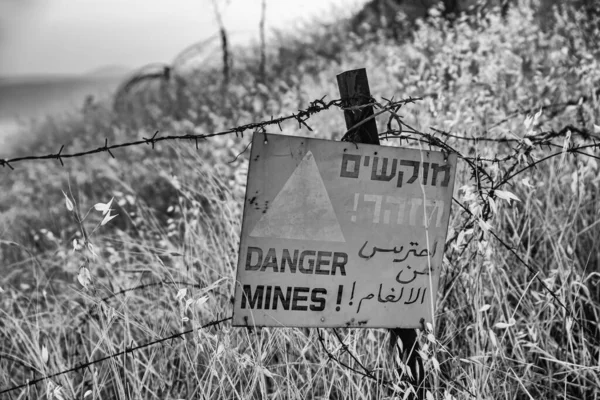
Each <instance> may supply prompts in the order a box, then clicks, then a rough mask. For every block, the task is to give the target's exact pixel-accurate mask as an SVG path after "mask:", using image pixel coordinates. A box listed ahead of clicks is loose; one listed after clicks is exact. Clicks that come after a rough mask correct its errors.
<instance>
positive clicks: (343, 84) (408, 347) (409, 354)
mask: <svg viewBox="0 0 600 400" xmlns="http://www.w3.org/2000/svg"><path fill="white" fill-rule="evenodd" d="M337 83H338V88H339V91H340V98H341V99H342V104H343V106H344V107H349V106H359V105H363V104H367V103H369V102H370V99H371V91H370V90H369V80H368V78H367V71H366V69H364V68H360V69H354V70H350V71H345V72H342V73H341V74H339V75H337ZM372 115H373V107H366V108H362V109H360V110H344V118H345V119H346V129H348V130H349V131H348V132H347V133H346V135H344V137H343V138H342V141H346V142H354V143H366V144H379V133H378V132H377V124H376V122H375V118H373V119H371V120H370V121H368V122H366V123H364V124H362V125H361V126H359V127H357V128H356V129H351V128H352V127H353V126H354V125H356V124H357V123H359V122H361V121H363V120H365V119H367V118H369V117H370V116H372ZM397 339H400V340H402V344H403V346H402V349H403V350H400V348H398V351H399V352H400V358H401V359H402V361H403V362H404V363H405V364H406V366H407V367H408V368H409V369H410V371H411V373H412V376H413V377H414V382H413V383H414V384H415V386H416V387H417V398H418V399H422V398H423V392H424V390H423V388H422V382H423V363H422V361H421V358H420V356H419V354H418V352H417V350H418V349H419V343H418V342H417V332H416V331H415V330H414V329H400V328H395V329H390V341H391V342H390V343H391V344H392V346H393V347H396V341H397Z"/></svg>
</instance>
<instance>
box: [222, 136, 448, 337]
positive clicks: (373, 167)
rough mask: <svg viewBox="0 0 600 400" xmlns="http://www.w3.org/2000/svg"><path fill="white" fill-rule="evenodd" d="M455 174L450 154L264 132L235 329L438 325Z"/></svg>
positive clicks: (257, 147) (250, 190) (245, 231)
mask: <svg viewBox="0 0 600 400" xmlns="http://www.w3.org/2000/svg"><path fill="white" fill-rule="evenodd" d="M455 170H456V157H455V156H454V155H444V154H442V153H441V152H434V151H420V150H414V149H403V148H396V147H388V146H374V145H365V144H354V143H346V142H334V141H327V140H319V139H311V138H303V137H292V136H284V135H271V134H263V133H261V134H256V135H254V137H253V141H252V152H251V157H250V167H249V174H248V184H247V188H246V199H245V204H244V216H243V223H242V232H241V238H240V250H239V257H238V268H237V282H236V290H235V302H234V315H233V323H234V325H235V326H306V327H318V326H319V327H349V326H352V327H359V326H360V327H388V328H392V327H403V328H416V327H419V326H420V325H421V321H422V320H423V321H425V322H429V321H431V320H432V319H433V313H434V312H435V310H434V309H433V307H432V305H434V304H435V294H436V291H437V285H438V280H439V271H440V267H441V262H442V257H443V250H444V243H445V239H446V232H447V227H448V220H449V216H450V204H451V202H450V201H451V196H452V190H453V187H454V175H455Z"/></svg>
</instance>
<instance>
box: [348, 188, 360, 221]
mask: <svg viewBox="0 0 600 400" xmlns="http://www.w3.org/2000/svg"><path fill="white" fill-rule="evenodd" d="M358 197H359V194H358V193H354V212H358ZM350 219H351V220H352V222H356V215H353V216H352V217H350Z"/></svg>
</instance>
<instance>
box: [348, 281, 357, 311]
mask: <svg viewBox="0 0 600 400" xmlns="http://www.w3.org/2000/svg"><path fill="white" fill-rule="evenodd" d="M355 286H356V281H354V283H353V284H352V293H351V294H350V303H349V304H350V305H352V299H353V298H354V287H355Z"/></svg>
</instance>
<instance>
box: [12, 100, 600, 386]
mask: <svg viewBox="0 0 600 400" xmlns="http://www.w3.org/2000/svg"><path fill="white" fill-rule="evenodd" d="M382 100H383V101H381V102H380V101H377V100H375V98H372V97H371V98H370V99H369V101H368V103H367V104H365V105H362V106H355V107H348V106H347V103H346V101H347V100H345V101H342V100H341V99H334V100H330V101H325V97H323V98H321V99H317V100H314V101H312V102H310V104H309V106H308V107H307V108H305V109H302V110H298V111H297V112H294V113H292V114H289V115H286V116H281V117H278V118H273V117H271V118H270V119H268V120H264V121H260V122H253V123H249V124H245V125H240V126H237V127H234V128H230V129H226V130H223V131H219V132H212V133H206V134H197V135H191V134H185V135H175V134H171V135H159V131H156V132H155V134H154V135H153V136H152V137H148V138H146V137H144V138H143V139H142V140H137V141H130V142H122V143H116V144H109V143H108V139H105V141H104V146H100V147H97V148H94V149H89V150H84V151H79V152H73V153H63V150H64V149H65V146H64V145H62V146H61V147H60V149H59V150H58V152H57V153H50V154H45V155H29V156H21V157H15V158H2V159H0V166H2V167H8V169H10V170H14V169H15V167H14V165H15V164H18V163H22V162H25V161H34V162H39V161H49V160H56V161H58V162H59V163H60V164H61V165H62V166H64V161H63V160H65V159H70V158H78V157H85V156H88V155H92V154H98V153H104V152H106V153H108V154H109V155H110V156H111V157H113V158H114V157H115V156H114V154H113V153H112V150H115V149H119V148H126V147H132V146H141V145H147V146H151V148H152V149H154V148H155V145H156V144H158V143H161V142H167V141H187V142H193V143H195V146H196V148H198V146H199V142H200V141H205V140H207V139H209V138H211V137H216V136H223V135H236V136H240V135H241V136H243V134H244V133H246V132H249V131H251V132H254V133H255V134H256V133H258V134H260V133H266V128H267V127H270V126H277V127H278V128H279V129H280V130H281V129H282V128H281V125H282V124H283V123H286V122H291V121H295V122H297V124H298V127H299V128H302V127H304V128H306V129H308V130H309V131H312V128H311V127H310V125H309V124H308V122H307V121H308V120H309V119H310V118H311V117H312V116H314V115H316V114H318V113H321V112H324V111H327V110H330V109H332V108H337V109H341V110H349V109H351V110H357V109H361V108H366V107H374V108H375V110H376V111H375V113H374V115H373V116H371V117H369V118H367V119H365V120H363V121H362V122H360V123H359V124H357V125H355V126H354V127H353V128H351V129H350V130H352V129H355V128H356V127H357V126H358V125H361V124H363V123H365V122H367V121H368V120H370V119H373V118H376V117H378V116H383V115H386V114H387V123H386V131H384V132H383V133H380V135H379V136H380V138H381V139H382V140H389V139H398V140H399V142H400V143H402V142H403V141H405V142H407V143H414V142H420V143H421V144H425V145H427V146H430V148H431V146H433V147H436V148H439V149H440V150H441V151H442V152H445V153H454V154H456V155H457V156H458V158H460V159H462V160H463V161H464V163H465V164H466V166H467V167H468V169H469V170H470V177H469V178H470V180H472V181H474V182H475V185H474V187H475V188H476V191H477V197H478V199H479V200H480V201H481V203H482V204H483V207H482V210H481V211H480V213H478V214H479V215H476V213H474V212H473V211H472V210H471V209H470V208H469V207H468V206H467V205H465V204H463V203H462V202H461V201H459V200H458V199H457V198H455V197H453V202H454V203H456V204H457V205H458V207H459V208H460V210H461V211H460V212H461V213H462V214H463V215H464V216H465V217H466V218H465V222H464V224H463V226H462V229H463V230H464V229H470V228H472V227H473V226H475V225H476V224H478V223H479V222H480V221H483V222H487V221H488V220H489V219H490V218H491V216H492V214H493V210H492V207H491V206H490V199H491V200H495V199H497V194H496V191H500V190H501V188H502V187H503V186H504V185H507V184H509V183H511V181H512V180H514V179H515V178H516V177H517V176H518V175H521V174H523V173H525V172H526V171H528V170H531V169H533V168H537V166H539V165H540V164H542V163H544V162H547V161H549V160H551V159H553V158H556V157H565V156H566V155H574V156H585V157H591V158H594V159H596V160H600V157H599V156H597V155H595V154H592V151H594V150H598V149H599V148H600V135H599V133H598V132H594V131H591V130H589V129H586V128H585V123H582V124H581V126H575V125H566V126H564V127H562V128H561V129H559V130H547V131H542V130H539V131H538V132H537V133H533V131H530V132H529V134H526V135H524V136H523V137H518V136H515V137H490V136H486V134H488V133H489V130H488V131H486V132H484V133H482V135H481V136H479V137H475V136H466V135H457V134H455V133H451V132H447V131H444V130H440V129H436V128H431V133H427V132H423V131H420V130H418V129H415V128H414V127H412V126H410V125H409V124H407V123H406V122H405V120H404V118H403V117H402V116H401V115H400V114H399V113H398V112H399V110H400V109H401V108H402V107H404V106H405V105H407V104H411V103H415V102H417V101H419V100H422V99H421V98H408V99H402V100H393V99H390V100H388V99H382ZM586 101H588V99H586V98H585V97H581V98H579V99H577V100H569V101H566V102H562V103H558V104H552V105H547V106H543V107H540V108H537V109H524V110H515V111H514V112H512V113H510V114H509V115H508V116H506V117H505V118H503V119H502V120H500V121H498V122H496V123H494V124H492V125H490V128H489V129H492V128H495V127H498V126H500V125H502V124H504V123H506V122H508V121H510V120H512V119H514V118H517V117H519V116H523V115H528V117H527V118H531V119H530V121H529V122H530V124H531V122H532V121H533V120H534V119H533V117H530V116H529V114H531V113H532V112H534V111H536V110H538V113H539V114H541V112H542V111H544V110H547V111H549V112H550V115H549V119H552V118H554V117H556V116H557V115H559V114H560V113H561V112H562V111H565V110H566V109H567V108H568V107H572V106H581V104H582V103H583V102H586ZM539 114H538V116H539ZM581 122H584V121H581ZM350 130H349V131H350ZM575 137H578V138H579V139H580V140H581V141H583V143H580V144H575V142H574V141H573V140H572V139H573V138H575ZM452 140H454V141H462V142H471V143H473V145H477V144H478V143H497V144H504V145H506V146H508V147H509V149H510V151H509V152H508V154H506V155H504V156H502V157H499V156H497V155H496V156H494V157H493V158H483V157H480V156H478V155H475V156H472V155H468V154H463V153H461V152H460V151H459V150H457V149H456V147H454V146H452V145H451V144H450V142H451V141H452ZM557 140H562V143H557V142H556V141H557ZM357 146H358V145H357ZM247 148H248V146H246V148H245V149H244V150H242V152H241V153H240V154H239V155H238V156H236V159H237V158H238V157H239V156H240V155H241V154H243V153H244V152H245V151H246V150H247ZM535 150H549V151H552V150H556V151H554V152H551V153H550V154H548V155H546V156H544V157H542V158H540V159H537V160H536V159H535V158H534V155H533V152H534V151H535ZM490 165H497V166H502V167H503V168H504V174H502V176H500V177H499V178H496V179H494V174H493V173H492V172H490V171H489V166H490ZM486 166H487V167H488V168H486ZM8 173H10V171H9V172H8ZM487 231H488V232H489V233H490V235H491V236H492V237H493V238H495V239H496V240H497V241H498V243H499V244H500V245H501V246H503V247H504V248H506V250H508V251H509V252H510V253H511V254H512V255H513V256H514V257H515V258H516V260H517V261H518V262H519V263H520V264H522V265H523V266H524V267H526V268H527V270H528V271H529V273H530V274H531V276H533V277H534V279H536V281H537V282H538V283H539V284H540V287H541V288H542V289H543V290H544V291H545V292H546V293H547V294H548V295H549V296H550V297H551V299H552V301H553V302H555V303H556V304H557V305H558V306H559V307H560V308H562V309H563V310H564V312H565V314H566V315H568V316H569V317H571V318H572V319H573V321H574V322H575V323H576V324H577V325H578V326H579V327H580V328H581V329H582V331H585V332H586V333H588V334H590V335H593V332H591V329H590V328H589V326H587V325H586V324H584V323H583V322H582V321H580V320H579V319H578V318H576V316H574V315H573V312H572V311H571V310H570V309H569V308H568V307H567V306H566V305H565V304H564V303H563V302H562V301H561V299H560V298H559V297H558V295H557V294H556V293H555V292H554V291H552V289H551V288H550V287H548V285H547V284H546V282H545V281H544V280H543V278H542V277H541V272H542V271H541V270H539V269H536V268H535V267H533V266H532V265H531V264H530V263H528V262H526V261H525V260H524V259H523V257H521V256H520V255H519V254H518V252H517V250H516V249H515V248H514V247H513V246H511V245H510V244H508V243H507V242H506V241H505V240H504V239H502V238H501V237H500V236H499V235H498V234H497V233H496V232H494V230H493V229H491V228H489V229H488V230H487ZM457 237H458V232H457V233H456V234H455V235H454V236H453V237H451V238H449V240H448V241H447V243H446V247H445V250H448V249H449V247H450V246H451V245H452V243H454V242H456V240H457ZM173 284H183V285H184V286H185V285H187V286H192V287H197V286H198V285H197V284H193V283H185V282H170V281H160V282H154V283H151V284H146V285H141V286H137V287H133V288H128V289H124V290H121V291H119V292H115V293H112V294H111V295H109V296H106V297H104V298H102V299H101V301H102V302H108V301H109V300H110V299H111V298H113V297H116V296H119V295H123V294H125V293H127V292H129V291H134V290H142V289H144V288H147V287H150V286H158V285H173ZM221 296H222V297H224V298H227V296H225V295H222V294H221ZM229 320H231V317H226V318H218V319H216V320H213V321H211V322H208V323H206V324H205V325H203V326H201V327H200V328H193V329H189V330H186V331H182V332H178V333H175V334H172V335H170V336H167V337H162V338H159V339H156V340H153V341H149V342H146V343H143V344H140V345H136V346H130V347H126V348H125V349H123V350H121V351H118V352H115V353H113V354H110V355H107V356H104V357H101V358H97V359H94V360H88V361H86V362H84V363H79V364H77V365H74V366H73V367H71V368H68V369H65V370H62V371H59V372H56V373H53V374H48V375H45V376H43V377H40V378H37V379H32V380H28V381H27V382H25V383H22V384H19V385H17V386H13V387H10V388H6V389H2V390H0V395H2V394H7V393H10V392H13V391H16V390H19V389H24V388H27V387H30V386H33V385H36V384H38V383H40V382H43V381H46V380H49V379H52V378H55V377H58V376H61V375H65V374H69V373H72V372H76V371H79V370H83V369H86V368H88V367H90V366H92V365H95V364H99V363H102V362H105V361H107V360H110V359H112V358H116V357H119V356H123V355H126V354H129V353H133V352H135V351H138V350H141V349H144V348H147V347H151V346H155V345H158V344H161V343H165V342H168V341H170V340H174V339H177V338H181V337H183V336H185V335H187V334H189V333H192V332H194V331H196V330H198V329H207V328H210V327H218V326H220V325H221V324H224V323H226V322H227V321H229ZM81 323H85V319H84V320H83V321H81ZM333 332H334V336H335V338H336V340H337V342H338V343H339V348H338V350H335V351H332V350H331V349H329V348H328V347H327V344H326V343H325V340H324V337H323V333H322V330H321V329H317V336H318V341H319V343H320V345H321V348H322V349H323V351H324V352H325V354H326V355H327V357H328V359H329V360H330V361H333V362H336V363H338V364H339V365H340V366H342V367H344V368H347V369H349V370H351V371H352V372H353V373H355V374H357V375H360V376H362V377H363V378H367V379H371V380H373V381H375V382H377V384H379V385H381V386H382V387H385V388H388V389H390V390H394V391H396V390H397V389H398V386H397V385H396V384H394V383H393V382H390V381H387V380H384V379H382V378H380V377H378V375H377V374H376V373H375V372H374V371H373V370H370V369H369V368H367V367H366V366H365V365H364V364H363V363H362V362H361V361H360V359H359V358H358V357H357V356H356V355H354V354H353V353H352V352H351V351H350V349H349V347H348V346H347V345H346V344H345V341H344V338H342V337H341V335H340V334H339V333H338V331H337V330H336V329H333ZM592 339H593V336H590V340H592ZM596 340H598V339H596ZM336 352H338V353H339V352H341V354H337V355H336V354H335V353H336ZM344 354H346V355H348V356H349V357H350V360H351V362H345V361H343V360H342V359H341V357H340V355H344ZM1 358H5V359H7V360H11V359H12V358H11V357H10V355H3V356H2V357H1ZM13 361H16V359H14V360H13ZM30 368H31V367H30ZM455 384H456V385H459V386H460V384H459V383H457V382H455ZM462 390H464V391H465V392H467V393H470V395H471V396H472V397H473V398H475V397H476V396H475V395H474V394H473V393H471V392H470V391H469V390H468V389H467V388H465V387H462Z"/></svg>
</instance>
